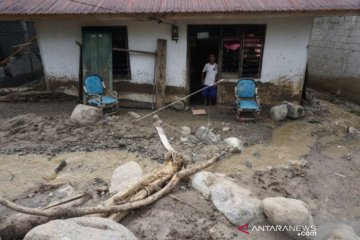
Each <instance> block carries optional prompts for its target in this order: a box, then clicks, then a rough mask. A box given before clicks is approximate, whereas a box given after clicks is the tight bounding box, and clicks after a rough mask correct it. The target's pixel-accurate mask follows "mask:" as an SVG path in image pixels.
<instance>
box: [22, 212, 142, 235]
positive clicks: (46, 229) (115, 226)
mask: <svg viewBox="0 0 360 240" xmlns="http://www.w3.org/2000/svg"><path fill="white" fill-rule="evenodd" d="M60 239H61V240H70V239H71V240H88V239H97V240H101V239H104V240H109V239H112V240H136V239H137V238H136V237H135V235H134V234H133V233H132V232H130V231H129V230H128V229H127V228H126V227H124V226H123V225H121V224H119V223H116V222H114V221H112V220H109V219H106V218H100V217H79V218H70V219H66V220H53V221H50V222H48V223H45V224H43V225H40V226H37V227H35V228H33V229H32V230H31V231H30V232H28V233H27V234H26V236H25V238H24V240H60Z"/></svg>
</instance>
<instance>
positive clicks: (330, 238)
mask: <svg viewBox="0 0 360 240" xmlns="http://www.w3.org/2000/svg"><path fill="white" fill-rule="evenodd" d="M322 240H360V237H359V236H357V235H356V233H355V232H354V229H353V228H352V227H351V226H349V225H345V224H340V225H338V226H336V227H335V228H333V230H332V231H331V233H329V234H327V235H326V236H325V237H323V238H322Z"/></svg>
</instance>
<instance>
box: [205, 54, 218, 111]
mask: <svg viewBox="0 0 360 240" xmlns="http://www.w3.org/2000/svg"><path fill="white" fill-rule="evenodd" d="M217 73H218V65H217V64H216V63H215V55H214V54H210V56H209V62H208V63H207V64H205V66H204V69H203V71H202V73H201V80H202V84H203V88H204V87H207V88H206V89H204V90H203V91H202V95H203V97H204V104H205V105H212V104H215V102H216V87H215V86H214V83H215V82H216V81H217Z"/></svg>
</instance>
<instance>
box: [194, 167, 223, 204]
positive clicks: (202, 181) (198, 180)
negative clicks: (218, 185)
mask: <svg viewBox="0 0 360 240" xmlns="http://www.w3.org/2000/svg"><path fill="white" fill-rule="evenodd" d="M216 178H217V176H216V175H215V174H213V173H211V172H206V171H201V172H198V173H196V174H194V175H193V177H192V178H191V187H192V188H194V189H195V190H197V191H199V192H200V193H201V194H202V195H203V196H204V197H206V198H210V193H211V192H210V188H209V186H211V185H213V184H214V182H215V180H216Z"/></svg>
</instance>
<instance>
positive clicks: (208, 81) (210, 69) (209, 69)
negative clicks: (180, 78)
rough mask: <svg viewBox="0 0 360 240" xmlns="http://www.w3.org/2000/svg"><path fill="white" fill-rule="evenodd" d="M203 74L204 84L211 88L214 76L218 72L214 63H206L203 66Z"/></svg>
mask: <svg viewBox="0 0 360 240" xmlns="http://www.w3.org/2000/svg"><path fill="white" fill-rule="evenodd" d="M203 72H204V73H206V76H205V81H204V84H205V85H207V86H212V85H214V83H215V79H216V74H217V72H218V66H217V64H216V63H214V64H210V63H207V64H205V66H204V69H203Z"/></svg>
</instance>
